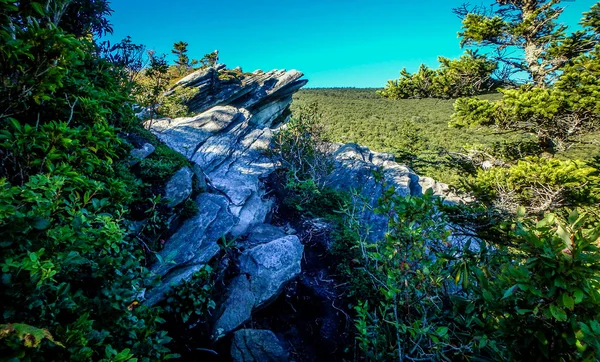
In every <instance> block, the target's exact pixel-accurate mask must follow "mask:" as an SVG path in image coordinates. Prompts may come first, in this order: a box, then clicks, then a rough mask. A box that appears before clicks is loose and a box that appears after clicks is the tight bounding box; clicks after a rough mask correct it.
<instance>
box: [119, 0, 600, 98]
mask: <svg viewBox="0 0 600 362" xmlns="http://www.w3.org/2000/svg"><path fill="white" fill-rule="evenodd" d="M463 2H464V0H420V1H409V0H360V1H359V0H344V1H342V0H304V1H301V0H295V1H291V0H258V1H248V0H228V1H226V0H215V1H203V0H169V1H165V0H113V1H111V7H112V8H113V10H114V14H113V16H112V18H111V21H112V23H113V26H114V35H113V36H112V37H111V39H122V38H124V37H125V36H127V35H130V36H131V37H132V38H133V41H134V42H136V43H141V44H144V45H146V46H147V48H148V49H154V50H156V51H157V52H158V53H169V54H170V50H171V48H172V46H173V43H175V42H177V41H180V40H182V41H185V42H188V43H189V55H190V58H202V56H203V55H204V54H206V53H209V52H212V51H213V50H215V49H218V50H219V55H220V61H221V62H222V63H225V64H227V65H228V66H229V67H231V68H233V67H236V66H241V67H242V68H243V69H244V70H246V71H254V70H256V69H263V70H270V69H298V70H300V71H302V72H304V74H305V75H306V78H308V79H309V80H310V82H309V85H308V86H309V87H382V86H383V85H385V83H386V81H387V80H388V79H393V78H397V77H398V74H399V72H400V69H402V68H403V67H406V68H407V69H408V70H409V71H414V70H416V69H417V68H418V66H419V64H421V63H425V64H427V65H430V66H433V67H435V66H436V64H437V62H436V59H437V56H438V55H444V56H446V57H457V56H460V54H461V53H462V50H461V49H460V47H459V45H458V38H457V32H458V31H459V30H460V20H459V19H458V18H457V17H456V16H455V15H454V14H452V11H451V10H452V8H453V7H455V6H458V5H460V4H461V3H463ZM471 3H473V4H475V3H478V1H477V0H472V1H471ZM488 3H489V2H488ZM594 3H596V1H595V0H576V1H573V2H565V4H566V5H567V6H568V9H567V11H566V12H565V14H564V15H563V18H562V20H563V22H565V23H566V24H568V25H576V24H577V22H578V21H579V19H580V18H581V13H582V12H583V11H587V10H588V9H589V8H590V7H591V6H592V5H593V4H594ZM171 59H172V58H171Z"/></svg>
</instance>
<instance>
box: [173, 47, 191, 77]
mask: <svg viewBox="0 0 600 362" xmlns="http://www.w3.org/2000/svg"><path fill="white" fill-rule="evenodd" d="M187 47H188V43H186V42H183V41H179V42H177V43H175V44H173V50H171V53H173V54H175V55H176V56H177V59H176V60H175V64H176V65H177V68H178V69H179V73H180V74H183V73H184V72H185V71H186V70H187V69H188V68H189V67H190V58H189V57H188V56H187V52H188V49H187Z"/></svg>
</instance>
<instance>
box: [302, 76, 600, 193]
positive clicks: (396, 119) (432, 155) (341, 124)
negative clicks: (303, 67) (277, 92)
mask: <svg viewBox="0 0 600 362" xmlns="http://www.w3.org/2000/svg"><path fill="white" fill-rule="evenodd" d="M480 98H481V99H489V100H499V99H500V98H501V94H488V95H482V96H480ZM309 104H317V105H318V107H319V108H320V110H321V111H322V112H323V126H324V128H325V136H326V138H327V139H328V140H330V141H332V142H341V143H347V142H355V143H358V144H361V145H365V146H368V147H370V148H372V149H373V150H376V151H379V152H390V153H393V154H394V155H395V156H396V157H397V159H398V161H399V162H405V163H407V164H408V165H410V166H412V167H414V168H415V170H417V171H419V172H420V173H422V174H425V175H428V176H431V177H434V178H436V179H439V180H442V181H445V182H448V183H453V184H455V183H456V182H457V181H458V178H459V175H458V173H457V170H456V169H455V168H454V167H453V163H454V158H453V157H451V156H452V155H450V154H449V153H451V154H453V153H454V154H455V153H458V154H464V153H467V152H468V149H470V148H473V147H477V148H480V149H482V150H484V149H492V150H495V152H497V154H498V156H499V157H500V156H501V154H502V152H514V153H515V154H514V155H512V157H524V156H527V155H531V154H534V153H536V152H537V151H536V150H537V148H536V147H535V145H534V144H533V143H535V140H534V138H533V137H531V136H527V135H525V134H523V133H521V132H503V131H499V130H496V129H491V128H485V127H478V128H470V129H457V128H451V127H449V126H448V123H449V122H450V119H451V116H452V113H453V111H454V110H453V105H454V100H453V99H438V98H423V99H401V100H391V99H387V98H383V97H381V96H380V95H378V94H377V89H373V88H366V89H354V88H323V89H314V88H313V89H310V88H309V89H303V90H301V91H299V92H298V93H296V94H295V95H294V104H293V106H292V108H293V109H298V107H300V106H306V105H309ZM599 137H600V135H599V134H598V133H591V134H587V135H586V136H585V137H584V140H585V141H586V142H589V143H579V144H576V145H574V146H573V147H571V148H569V149H568V150H567V151H566V152H564V153H561V154H559V155H558V156H557V157H559V158H562V159H582V160H592V159H593V158H594V157H596V156H598V155H600V146H598V145H597V144H596V143H593V142H594V141H596V140H597V139H598V138H599ZM455 156H457V157H459V155H455ZM454 166H456V165H454Z"/></svg>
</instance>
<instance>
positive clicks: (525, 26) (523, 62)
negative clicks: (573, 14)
mask: <svg viewBox="0 0 600 362" xmlns="http://www.w3.org/2000/svg"><path fill="white" fill-rule="evenodd" d="M561 2H562V1H561V0H496V1H494V2H493V4H492V5H490V6H476V7H470V6H469V5H468V4H466V5H463V6H462V7H461V8H457V9H454V12H455V13H456V14H457V15H458V16H459V17H461V18H462V19H463V21H462V31H461V32H459V33H458V35H459V36H460V37H461V46H466V47H477V48H479V49H481V50H486V49H491V51H490V54H489V56H490V58H492V59H494V60H496V61H498V62H500V63H501V64H504V66H505V67H504V69H505V71H506V73H507V74H511V75H513V76H514V75H515V74H516V73H519V72H520V73H525V74H527V76H528V79H527V81H531V82H533V84H534V85H535V86H536V87H546V86H548V85H550V84H552V83H553V82H554V81H555V80H556V79H557V77H558V76H559V75H560V74H561V73H562V72H561V71H560V70H561V68H563V67H564V66H565V65H567V64H568V63H569V62H571V60H572V59H574V58H576V57H578V56H579V55H581V54H584V53H586V52H589V51H590V50H592V49H593V48H594V46H595V45H596V44H598V42H599V41H600V38H599V37H598V32H597V31H595V30H597V27H598V18H599V17H600V14H599V7H598V6H597V5H598V4H596V5H595V6H594V7H593V8H592V11H591V12H589V13H586V14H585V17H584V19H583V21H582V25H584V26H585V28H584V29H583V30H578V31H575V32H572V33H570V34H569V33H567V26H566V25H564V24H561V23H560V22H559V17H560V15H561V14H562V13H563V12H564V10H565V7H564V6H561V5H560V4H561ZM594 22H595V24H596V27H595V28H594V26H593V24H594Z"/></svg>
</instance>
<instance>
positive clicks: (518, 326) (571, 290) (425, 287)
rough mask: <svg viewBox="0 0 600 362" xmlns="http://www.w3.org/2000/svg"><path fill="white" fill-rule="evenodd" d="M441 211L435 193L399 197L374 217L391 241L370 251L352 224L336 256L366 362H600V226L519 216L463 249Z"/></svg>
mask: <svg viewBox="0 0 600 362" xmlns="http://www.w3.org/2000/svg"><path fill="white" fill-rule="evenodd" d="M348 206H349V207H352V205H351V204H350V205H348ZM454 207H458V208H461V207H460V206H454ZM445 208H446V207H445V206H444V205H442V203H441V202H440V200H435V199H433V198H432V196H431V192H428V193H426V194H425V195H424V196H423V197H421V198H418V197H406V198H402V197H399V196H397V195H396V194H395V193H394V190H393V189H391V190H389V191H388V192H386V193H385V194H384V196H383V197H382V199H381V200H380V202H379V208H378V210H377V211H378V212H379V213H381V214H383V215H386V216H387V217H389V220H390V222H389V225H388V232H387V233H386V235H385V238H384V239H383V240H380V241H378V242H377V243H374V244H372V243H368V242H366V241H365V239H363V238H361V237H360V232H359V229H360V228H364V227H366V225H352V224H351V223H350V224H349V223H346V224H345V225H346V230H345V231H344V232H343V233H342V234H341V237H338V239H337V243H340V242H342V243H343V245H342V246H340V245H338V246H336V247H337V248H338V249H339V250H341V249H342V248H343V249H346V251H344V253H345V255H347V256H348V257H349V258H352V259H351V260H350V259H346V260H344V265H341V270H344V271H345V272H346V273H347V277H348V281H349V282H350V286H349V288H350V292H351V293H350V295H351V297H352V301H353V302H354V305H355V308H354V311H355V316H354V322H355V327H356V339H357V347H358V349H359V350H360V354H359V356H360V357H364V358H366V359H368V360H402V359H407V360H412V359H415V360H416V359H423V360H448V359H452V360H455V359H456V360H465V359H466V360H471V359H474V360H516V361H531V360H534V361H542V360H548V359H551V358H560V359H561V360H570V361H581V360H585V361H588V360H589V361H592V360H596V359H598V358H599V357H600V344H599V343H598V339H597V337H598V333H599V332H600V325H599V324H598V318H599V317H600V294H599V293H600V292H599V290H600V289H599V287H600V284H599V283H600V282H599V280H600V278H599V277H600V249H599V245H600V224H599V223H598V222H597V220H594V219H593V218H590V216H591V215H587V214H585V213H581V212H577V211H572V212H570V213H569V214H568V216H567V217H566V218H563V217H561V216H560V215H559V214H551V213H548V214H546V215H545V216H544V217H543V218H541V219H538V220H533V219H530V218H524V217H523V216H524V215H525V209H524V208H520V210H519V213H518V217H517V219H516V220H514V221H513V220H506V221H505V222H502V223H501V224H499V226H493V227H494V228H495V230H494V232H492V233H489V234H486V235H488V236H492V237H488V236H484V235H482V238H481V239H479V240H478V239H469V238H468V237H467V239H462V240H463V241H462V243H464V245H463V244H461V243H459V241H460V240H461V236H460V233H461V229H460V227H457V226H456V225H452V224H451V223H450V222H449V221H450V220H449V219H447V216H445V215H446V214H444V213H442V212H440V210H442V209H445ZM346 212H347V214H348V215H349V214H351V213H352V212H348V210H347V209H346ZM347 220H350V221H351V220H352V219H351V218H350V219H347ZM488 227H490V226H489V225H488ZM452 229H454V230H453V234H454V235H452V236H451V235H450V232H451V230H452ZM476 245H477V246H476Z"/></svg>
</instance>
